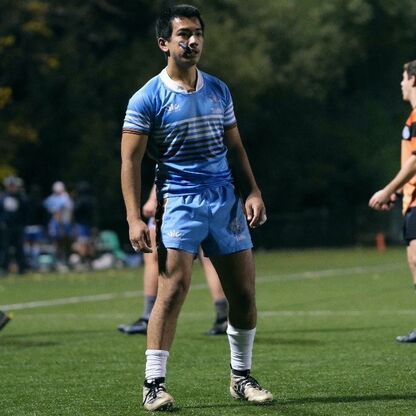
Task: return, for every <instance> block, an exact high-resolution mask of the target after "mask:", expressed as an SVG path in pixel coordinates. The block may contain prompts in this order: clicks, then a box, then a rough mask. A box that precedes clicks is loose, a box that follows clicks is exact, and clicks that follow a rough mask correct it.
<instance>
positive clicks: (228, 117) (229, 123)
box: [223, 84, 237, 130]
mask: <svg viewBox="0 0 416 416" xmlns="http://www.w3.org/2000/svg"><path fill="white" fill-rule="evenodd" d="M223 94H224V104H225V109H224V129H225V130H229V129H231V128H232V127H234V126H236V125H237V119H236V117H235V114H234V104H233V99H232V97H231V93H230V90H229V89H228V87H227V86H226V85H225V84H223Z"/></svg>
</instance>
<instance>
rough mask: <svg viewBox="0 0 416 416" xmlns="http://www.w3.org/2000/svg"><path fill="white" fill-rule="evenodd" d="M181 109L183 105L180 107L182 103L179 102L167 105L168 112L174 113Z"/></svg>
mask: <svg viewBox="0 0 416 416" xmlns="http://www.w3.org/2000/svg"><path fill="white" fill-rule="evenodd" d="M180 109H181V107H180V105H179V104H177V103H176V104H174V103H172V104H169V105H168V106H167V107H166V112H167V113H174V112H175V111H179V110H180Z"/></svg>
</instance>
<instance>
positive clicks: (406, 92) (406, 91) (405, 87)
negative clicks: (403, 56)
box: [400, 71, 415, 101]
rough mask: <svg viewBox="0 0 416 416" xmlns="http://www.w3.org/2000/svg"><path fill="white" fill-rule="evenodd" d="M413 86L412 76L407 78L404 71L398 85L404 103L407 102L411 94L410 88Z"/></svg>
mask: <svg viewBox="0 0 416 416" xmlns="http://www.w3.org/2000/svg"><path fill="white" fill-rule="evenodd" d="M414 84H415V77H414V76H412V77H410V78H409V76H408V74H407V72H406V71H404V72H403V79H402V82H401V83H400V86H401V87H402V95H403V100H404V101H409V100H410V97H411V93H412V88H414Z"/></svg>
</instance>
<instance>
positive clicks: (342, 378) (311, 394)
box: [0, 248, 416, 416]
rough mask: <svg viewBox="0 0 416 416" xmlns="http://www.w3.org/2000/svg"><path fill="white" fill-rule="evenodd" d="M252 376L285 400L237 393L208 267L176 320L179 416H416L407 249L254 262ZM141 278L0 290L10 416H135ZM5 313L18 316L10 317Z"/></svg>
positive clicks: (39, 282)
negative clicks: (211, 331) (250, 398)
mask: <svg viewBox="0 0 416 416" xmlns="http://www.w3.org/2000/svg"><path fill="white" fill-rule="evenodd" d="M256 257H257V274H258V285H257V299H258V311H259V320H258V325H257V330H258V332H257V338H256V343H255V347H254V363H253V364H254V365H253V375H254V376H255V377H256V378H258V379H259V381H260V382H261V383H262V384H263V385H264V386H265V387H267V388H268V389H270V390H271V391H272V392H273V393H274V394H275V397H276V401H275V402H274V404H272V405H270V406H267V407H253V406H250V405H248V404H247V403H242V402H237V401H234V400H232V399H231V398H230V397H229V393H228V380H229V370H228V363H229V357H228V354H229V353H228V346H227V341H226V338H225V337H224V336H220V337H207V336H205V335H203V333H204V331H205V330H207V329H208V328H209V327H210V325H211V323H212V319H213V308H212V305H211V300H210V297H209V293H208V290H207V289H206V286H205V283H204V279H203V275H202V273H201V269H200V268H199V265H196V267H195V273H194V278H193V285H192V289H191V292H190V294H189V296H188V299H187V301H186V304H185V306H184V310H183V313H182V315H181V317H180V321H179V326H178V331H177V338H176V343H175V344H174V348H173V350H172V351H171V358H170V361H169V365H168V380H167V381H168V387H169V391H170V393H171V394H172V395H173V396H174V397H175V399H176V401H177V411H176V413H178V414H183V415H216V416H219V415H220V416H226V415H250V416H252V415H296V416H302V415H308V416H312V415H313V416H314V415H328V416H342V415H359V416H363V415H371V416H375V415H378V416H380V415H389V416H398V415H413V414H415V408H416V369H415V367H416V366H415V362H416V344H410V345H398V344H396V342H395V336H396V335H399V334H400V335H402V334H405V333H407V332H408V331H409V330H410V329H412V328H413V326H416V295H415V294H414V293H413V290H412V284H411V281H410V277H409V274H408V270H407V267H406V264H405V253H404V249H403V248H398V249H389V250H387V251H386V252H384V253H378V252H376V251H375V250H373V249H348V250H308V251H276V252H268V253H257V254H256ZM142 272H143V270H142V269H139V270H115V271H106V272H100V273H98V272H92V273H87V274H79V273H68V274H61V275H58V274H44V275H40V274H36V275H28V276H25V277H8V278H3V279H0V304H1V305H2V306H1V307H0V309H9V310H10V311H12V310H13V311H12V312H13V315H14V319H13V321H12V322H11V323H10V324H9V325H8V326H7V327H6V328H5V329H4V330H3V331H2V332H1V333H0V380H1V387H0V414H1V415H2V416H6V415H8V416H9V415H14V416H23V415H25V416H26V415H32V416H40V415H42V416H52V415H60V416H62V415H71V416H75V415H97V416H98V415H111V416H115V415H121V416H123V415H137V414H144V413H145V412H144V411H143V410H142V409H141V406H140V404H141V385H142V380H143V372H144V351H145V338H144V337H143V336H140V335H136V336H126V335H122V334H120V333H118V332H117V331H116V327H117V325H118V324H120V323H128V322H130V321H132V320H134V319H135V318H137V316H138V315H139V314H140V312H141V308H142V293H141V291H140V290H141V278H142ZM6 305H9V306H6Z"/></svg>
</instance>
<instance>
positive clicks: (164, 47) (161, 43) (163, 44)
mask: <svg viewBox="0 0 416 416" xmlns="http://www.w3.org/2000/svg"><path fill="white" fill-rule="evenodd" d="M167 43H168V41H167V40H166V39H163V38H158V39H157V44H158V46H159V48H160V49H161V50H162V51H163V52H164V53H166V54H167V53H168V52H169V48H168V47H167Z"/></svg>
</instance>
